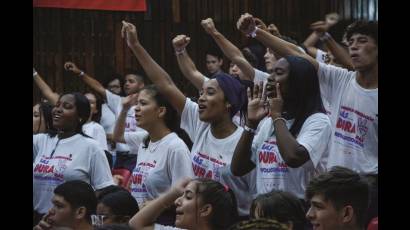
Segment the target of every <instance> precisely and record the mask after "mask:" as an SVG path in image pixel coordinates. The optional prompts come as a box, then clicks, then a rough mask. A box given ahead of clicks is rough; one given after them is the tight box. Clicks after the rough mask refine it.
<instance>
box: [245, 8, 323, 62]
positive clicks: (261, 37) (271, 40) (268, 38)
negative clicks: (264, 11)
mask: <svg viewBox="0 0 410 230" xmlns="http://www.w3.org/2000/svg"><path fill="white" fill-rule="evenodd" d="M237 28H238V29H239V30H241V31H242V32H243V33H245V34H252V32H255V33H254V37H255V38H256V39H257V40H258V41H260V42H262V44H264V45H265V46H266V47H269V48H271V49H272V50H273V51H274V52H275V53H278V54H279V55H280V56H286V55H294V56H299V57H303V58H305V59H307V60H308V61H309V62H311V63H312V64H313V66H314V67H315V68H316V70H317V69H318V68H319V63H318V62H317V61H316V60H315V59H313V58H312V57H310V56H309V55H308V54H306V53H303V52H302V51H301V50H300V49H299V48H298V47H297V46H296V45H294V44H292V43H289V42H287V41H284V40H282V39H280V38H278V37H276V36H274V35H272V34H270V33H269V32H266V31H264V30H262V29H257V28H256V26H255V22H254V19H253V17H252V15H250V14H248V13H246V14H244V15H242V16H241V18H239V20H238V22H237Z"/></svg>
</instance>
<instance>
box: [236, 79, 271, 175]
mask: <svg viewBox="0 0 410 230" xmlns="http://www.w3.org/2000/svg"><path fill="white" fill-rule="evenodd" d="M262 89H263V83H262V82H261V83H259V85H255V86H254V87H253V94H251V91H250V89H249V88H248V90H247V94H248V101H249V103H248V114H247V115H248V117H247V121H246V126H247V127H249V128H251V129H253V130H256V128H257V127H258V124H259V122H260V121H261V120H262V119H263V117H265V116H266V114H267V113H268V111H267V110H266V109H265V107H264V102H265V100H266V96H263V97H262V91H263V90H262ZM254 135H255V133H254V132H253V131H249V130H246V129H245V131H244V132H243V133H242V136H241V139H239V142H238V144H237V145H236V148H235V151H234V155H233V157H232V162H231V171H232V174H233V175H235V176H243V175H245V174H247V173H248V172H250V171H251V170H252V169H254V168H255V164H254V163H253V162H252V160H251V157H252V142H253V138H254Z"/></svg>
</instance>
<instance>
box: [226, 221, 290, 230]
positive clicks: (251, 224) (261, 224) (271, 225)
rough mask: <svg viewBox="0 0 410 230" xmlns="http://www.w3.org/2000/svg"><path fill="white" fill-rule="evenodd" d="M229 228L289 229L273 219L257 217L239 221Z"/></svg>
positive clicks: (257, 229) (251, 229) (247, 229)
mask: <svg viewBox="0 0 410 230" xmlns="http://www.w3.org/2000/svg"><path fill="white" fill-rule="evenodd" d="M229 230H289V228H288V226H287V225H285V224H283V223H281V222H279V221H277V220H274V219H266V218H258V219H252V220H244V221H240V222H238V223H237V224H235V225H233V226H231V227H230V228H229Z"/></svg>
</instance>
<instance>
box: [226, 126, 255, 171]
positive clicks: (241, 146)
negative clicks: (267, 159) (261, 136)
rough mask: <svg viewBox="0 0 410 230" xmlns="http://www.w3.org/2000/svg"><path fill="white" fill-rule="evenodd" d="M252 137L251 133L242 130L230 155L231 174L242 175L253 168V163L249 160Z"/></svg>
mask: <svg viewBox="0 0 410 230" xmlns="http://www.w3.org/2000/svg"><path fill="white" fill-rule="evenodd" d="M253 138H254V134H253V133H251V132H248V131H243V133H242V136H241V139H239V142H238V144H237V145H236V148H235V152H234V155H233V157H232V162H231V171H232V174H233V175H235V176H243V175H245V174H247V173H248V172H249V171H251V170H252V169H253V168H255V164H254V163H253V162H252V161H251V156H252V155H251V154H252V150H251V146H252V141H253Z"/></svg>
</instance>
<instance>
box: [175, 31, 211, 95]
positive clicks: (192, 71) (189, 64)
mask: <svg viewBox="0 0 410 230" xmlns="http://www.w3.org/2000/svg"><path fill="white" fill-rule="evenodd" d="M189 41H190V38H189V37H187V36H186V35H183V34H181V35H178V36H176V37H175V38H174V39H172V45H173V46H174V49H175V53H176V56H177V61H178V66H179V69H180V70H181V72H182V74H183V75H184V76H185V78H186V79H188V80H189V81H190V82H191V83H192V84H193V85H194V86H195V88H196V89H197V90H201V89H202V85H203V84H204V79H205V76H204V75H203V74H202V73H201V72H199V71H198V69H197V68H196V66H195V64H194V62H193V61H192V59H191V57H189V55H188V52H187V51H186V49H185V47H186V46H187V45H188V44H189Z"/></svg>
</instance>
